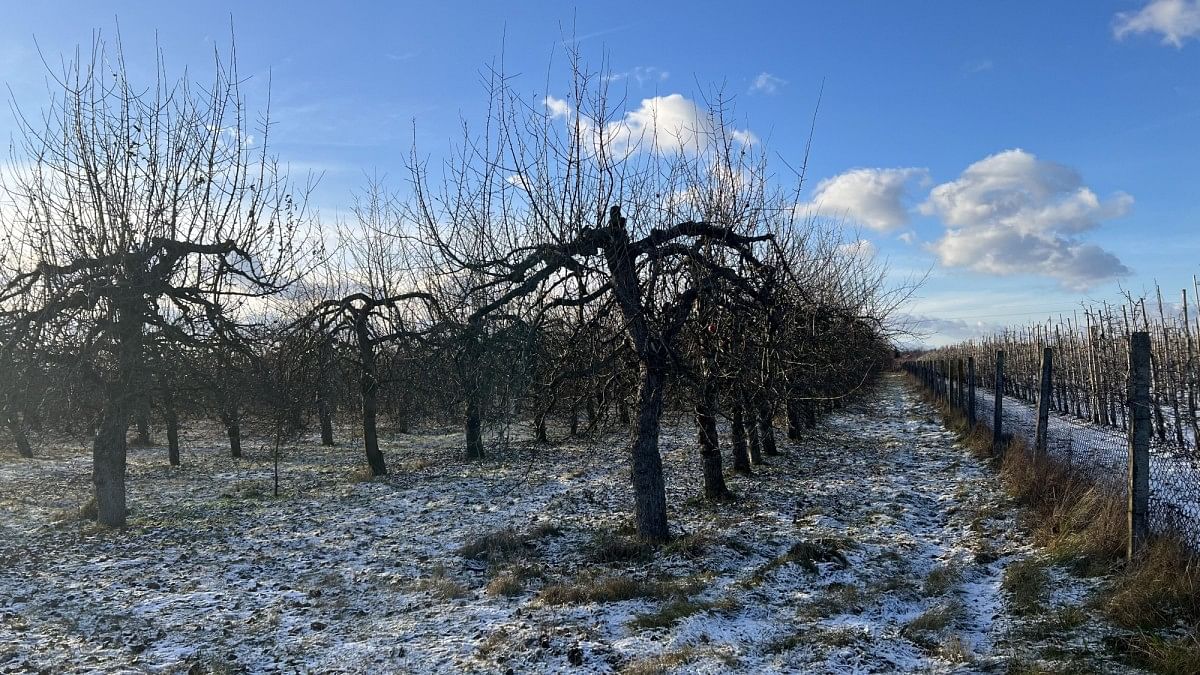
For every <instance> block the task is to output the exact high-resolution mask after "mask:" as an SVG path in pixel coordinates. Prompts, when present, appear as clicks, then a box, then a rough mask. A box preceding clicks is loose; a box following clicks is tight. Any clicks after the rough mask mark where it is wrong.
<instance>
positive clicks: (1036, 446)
mask: <svg viewBox="0 0 1200 675" xmlns="http://www.w3.org/2000/svg"><path fill="white" fill-rule="evenodd" d="M1053 370H1054V349H1053V348H1052V347H1046V348H1044V349H1042V381H1041V387H1039V388H1038V408H1037V410H1038V417H1037V433H1036V434H1035V435H1034V443H1033V450H1034V454H1035V455H1036V456H1038V457H1044V456H1045V455H1046V427H1047V425H1048V424H1049V423H1050V397H1051V395H1052V392H1053V386H1052V385H1053V383H1052V382H1051V381H1050V377H1051V373H1052V372H1053Z"/></svg>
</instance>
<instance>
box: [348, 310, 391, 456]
mask: <svg viewBox="0 0 1200 675" xmlns="http://www.w3.org/2000/svg"><path fill="white" fill-rule="evenodd" d="M354 329H355V333H356V334H357V337H358V357H359V360H360V362H361V363H360V368H361V371H360V373H359V391H360V392H361V394H362V418H363V445H364V446H365V447H366V451H367V464H368V465H370V467H371V475H372V476H386V475H387V464H385V463H384V461H383V453H382V452H380V451H379V433H378V431H377V430H376V425H375V418H376V417H377V416H378V415H379V398H378V394H379V380H378V378H377V377H376V373H375V345H374V344H372V342H371V332H370V329H369V327H368V325H367V317H366V315H365V314H364V315H362V316H359V317H356V320H355V322H354Z"/></svg>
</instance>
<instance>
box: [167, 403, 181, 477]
mask: <svg viewBox="0 0 1200 675" xmlns="http://www.w3.org/2000/svg"><path fill="white" fill-rule="evenodd" d="M163 408H164V410H163V417H164V418H165V419H164V421H165V422H166V423H167V461H169V462H170V463H171V466H179V415H177V414H176V412H175V397H174V396H173V395H172V394H171V393H170V392H167V393H166V395H165V396H164V397H163Z"/></svg>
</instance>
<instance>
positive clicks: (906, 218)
mask: <svg viewBox="0 0 1200 675" xmlns="http://www.w3.org/2000/svg"><path fill="white" fill-rule="evenodd" d="M100 5H103V7H101V6H100ZM231 20H232V22H233V25H234V28H235V30H236V33H237V49H238V55H239V63H240V69H241V72H242V74H243V75H248V76H250V77H251V81H250V84H248V85H247V92H248V93H249V94H250V96H251V105H252V106H261V105H262V104H263V103H265V92H266V89H267V82H268V74H269V75H270V83H271V87H270V89H271V96H272V102H273V104H272V110H273V117H274V120H275V122H276V123H277V127H276V128H275V130H274V137H273V138H272V143H273V146H274V149H275V151H276V152H277V153H278V154H279V155H280V157H281V159H283V160H284V161H287V162H289V163H290V164H292V166H293V167H294V168H299V169H305V168H311V169H314V170H318V171H323V172H324V178H323V180H322V183H321V185H320V187H319V189H318V191H317V193H316V194H315V195H314V203H316V204H317V205H318V206H319V207H320V209H321V211H322V213H323V214H326V215H327V214H333V213H336V212H337V211H338V210H339V209H345V208H346V207H347V206H349V204H350V201H351V197H350V192H351V190H352V189H354V188H358V187H361V186H362V185H363V184H364V182H365V175H366V174H368V173H373V172H379V173H382V174H388V175H390V176H392V177H393V178H394V179H395V182H397V183H398V182H400V180H401V179H402V177H403V170H402V166H403V158H404V155H405V153H407V151H408V149H409V147H410V144H411V141H412V134H413V129H414V127H415V129H416V134H417V141H418V143H419V145H420V146H421V147H422V149H423V150H424V151H426V152H430V153H436V152H438V151H440V150H441V149H443V148H445V147H446V146H447V143H448V142H450V141H452V140H454V139H456V138H457V137H458V135H459V126H458V124H459V118H460V116H466V117H468V118H470V117H473V116H478V115H479V114H481V112H482V110H483V106H484V105H485V103H486V98H485V95H484V92H483V89H482V86H481V73H482V71H483V69H484V68H485V66H486V65H487V64H489V63H491V62H493V61H496V60H497V59H498V58H499V57H500V56H501V54H503V57H504V59H505V68H506V70H507V71H508V72H510V73H518V74H519V76H520V79H519V86H520V87H523V88H525V89H527V90H528V92H529V94H530V96H531V97H533V96H541V95H544V94H555V93H556V85H558V86H565V79H564V78H562V77H560V76H558V74H556V72H555V71H554V68H553V67H552V66H550V64H551V62H552V60H553V62H554V63H555V64H561V63H562V62H563V54H562V51H561V46H560V41H561V40H562V38H563V37H569V36H571V35H572V34H574V35H576V36H578V38H580V39H581V40H582V42H581V46H582V49H583V53H584V56H585V57H586V58H587V59H589V60H590V61H591V62H592V63H594V64H595V63H598V62H599V61H600V60H601V59H606V60H607V64H608V67H609V68H610V69H611V70H612V72H614V73H617V74H627V76H626V77H625V78H624V79H623V80H621V86H622V87H627V98H628V105H630V106H631V107H636V106H638V105H639V104H640V102H641V101H642V100H643V99H648V98H652V97H655V96H666V95H669V94H675V93H678V94H682V95H683V96H685V97H687V98H689V99H697V98H699V97H700V96H701V95H702V94H703V93H705V92H708V91H711V90H712V89H713V88H714V87H718V86H724V88H725V91H726V92H728V93H729V94H734V95H736V114H737V118H738V120H737V126H739V127H741V128H747V129H749V130H751V131H752V132H754V134H755V135H756V136H758V137H759V138H762V139H765V141H766V142H767V143H768V145H769V147H770V149H771V151H772V152H773V153H778V154H779V155H781V156H783V157H785V158H788V159H789V160H790V161H793V162H797V161H799V160H800V159H801V158H802V156H803V152H804V144H805V142H806V140H807V134H808V126H809V122H810V117H811V115H812V111H813V108H814V105H815V104H816V101H817V97H818V92H819V91H820V90H821V86H822V82H824V96H823V99H822V101H821V109H820V115H819V119H818V121H817V127H816V133H815V136H814V142H813V151H812V156H811V158H810V161H809V172H808V177H809V182H808V189H807V194H806V199H807V200H809V201H810V202H811V207H812V208H813V209H814V210H817V211H820V212H823V213H826V214H829V215H832V216H835V217H844V218H846V219H847V220H848V221H849V222H855V223H860V226H859V227H858V229H859V231H860V233H861V236H862V237H863V238H864V239H867V240H869V241H870V242H871V243H872V245H873V246H874V247H875V248H876V249H877V250H878V251H879V253H880V255H882V256H885V257H886V258H887V259H888V260H889V261H890V264H891V266H892V267H893V269H894V270H895V273H896V275H897V278H900V277H901V276H903V275H904V274H905V273H907V272H910V271H917V272H924V271H925V270H931V275H930V278H929V280H928V281H927V283H926V284H925V286H924V287H923V288H922V289H921V291H920V293H919V296H920V297H919V298H917V299H915V300H914V302H913V303H912V305H911V307H909V311H910V312H911V313H912V314H913V315H915V316H921V317H929V318H931V319H934V321H930V322H929V323H928V324H926V325H927V326H928V328H929V330H936V331H939V332H938V334H936V335H933V336H931V338H930V340H931V341H932V342H942V341H947V340H953V339H957V338H958V337H961V336H963V335H966V334H970V333H971V332H973V331H977V330H981V329H986V328H988V327H990V326H991V325H992V324H1004V323H1012V322H1019V321H1022V320H1026V319H1037V318H1044V317H1045V316H1047V315H1048V314H1051V313H1058V312H1060V311H1069V310H1070V309H1071V308H1073V307H1076V306H1078V303H1079V301H1080V300H1081V299H1087V298H1092V299H1098V300H1100V299H1112V298H1116V297H1118V295H1119V289H1120V287H1122V286H1123V287H1125V288H1130V289H1133V290H1135V291H1141V290H1142V289H1144V288H1148V287H1152V285H1153V282H1154V280H1155V279H1158V280H1159V281H1161V282H1162V283H1163V284H1164V286H1165V287H1166V288H1168V289H1178V288H1180V287H1182V286H1184V285H1188V286H1190V285H1191V277H1192V274H1194V273H1197V272H1200V269H1197V264H1196V263H1197V259H1198V255H1200V234H1198V233H1197V225H1200V197H1198V194H1200V0H1154V1H1148V0H1113V1H1108V2H1105V1H1099V0H1097V1H1094V2H1051V3H1048V2H1014V1H1007V2H987V3H985V2H949V1H946V2H859V1H846V2H837V3H831V2H820V3H818V2H786V3H785V2H780V3H755V2H742V3H737V4H733V3H728V2H720V3H718V2H696V1H694V2H688V3H667V2H662V3H653V2H645V1H643V2H637V3H627V2H615V1H610V2H605V3H583V4H579V5H571V4H569V3H559V2H516V3H513V2H510V3H477V2H469V3H468V2H462V3H459V2H422V3H415V2H413V3H409V2H375V3H368V2H358V3H328V2H287V3H283V2H236V3H223V2H212V1H210V2H202V3H148V2H147V3H120V2H118V3H93V2H52V1H47V2H38V3H35V2H25V3H10V4H9V6H7V7H6V8H5V20H4V21H3V22H2V23H0V80H3V81H4V82H5V83H7V85H8V86H9V88H10V89H11V92H12V98H13V99H14V100H15V102H16V103H17V104H18V105H19V106H20V107H21V108H22V109H24V110H27V111H30V110H36V109H37V107H38V106H40V105H42V104H43V103H44V102H45V101H46V100H47V89H46V85H45V82H44V75H43V74H44V68H43V66H42V65H41V61H40V58H39V56H38V49H39V48H40V50H41V53H42V54H43V55H45V56H46V57H47V58H49V59H51V60H56V59H57V58H58V57H59V56H60V55H62V54H70V53H71V52H73V51H74V49H75V47H76V45H79V44H83V45H85V46H86V45H87V43H89V41H90V40H91V35H92V33H93V31H94V30H97V29H99V30H102V31H104V32H105V33H106V34H109V35H111V34H112V33H113V32H114V28H115V25H116V23H117V21H119V24H120V29H121V34H122V38H123V41H124V43H125V49H126V53H127V57H128V59H129V61H130V62H131V63H132V64H133V67H134V68H135V71H136V69H139V68H140V69H148V68H150V63H151V60H152V58H153V45H154V42H155V40H156V39H157V41H158V43H159V44H160V45H161V47H162V49H163V52H164V54H165V57H166V60H167V65H168V69H169V70H170V71H171V72H173V73H177V72H178V70H179V69H180V68H182V67H183V66H185V65H186V66H190V67H191V68H193V69H194V70H196V72H198V73H203V72H205V71H204V70H203V69H204V68H205V67H206V66H207V65H208V64H209V63H210V60H211V51H212V48H213V44H214V41H215V42H216V44H218V45H227V43H228V37H229V26H230V21H231ZM502 48H503V51H502ZM548 73H549V74H548ZM548 83H549V88H548V89H547V85H548ZM623 91H624V90H623ZM558 93H561V92H558ZM12 133H13V121H12V117H11V114H10V113H9V112H8V110H3V111H0V134H2V135H3V137H4V138H5V139H6V140H7V139H8V138H9V137H11V135H12ZM1177 294H1178V293H1177V291H1173V292H1171V293H1169V295H1170V296H1171V297H1175V296H1177ZM979 324H984V325H982V326H980V325H979Z"/></svg>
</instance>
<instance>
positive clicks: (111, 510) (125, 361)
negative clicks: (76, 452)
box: [92, 299, 148, 527]
mask: <svg viewBox="0 0 1200 675" xmlns="http://www.w3.org/2000/svg"><path fill="white" fill-rule="evenodd" d="M135 303H136V301H133V302H131V301H130V299H124V302H120V303H119V304H118V307H117V317H116V334H115V336H114V337H115V338H116V343H117V344H116V346H117V379H116V381H115V382H111V383H109V385H108V386H107V387H105V390H106V391H105V401H104V412H103V413H102V415H101V419H100V426H99V428H98V429H97V431H96V438H95V440H94V441H93V443H92V485H93V486H94V488H95V492H94V496H95V498H96V520H97V521H99V522H100V524H102V525H107V526H109V527H124V526H125V519H126V517H127V515H128V512H127V510H126V507H125V464H126V457H127V453H128V450H129V447H128V439H127V438H126V434H127V433H129V418H130V416H131V414H132V408H133V407H134V405H135V404H139V403H141V402H142V401H145V399H144V398H142V397H140V396H139V393H140V392H139V386H138V385H139V382H140V380H141V379H142V378H140V377H139V372H140V370H139V369H141V368H144V367H145V364H144V363H143V362H142V361H143V358H142V357H143V354H142V314H141V308H140V307H139V306H137V304H135ZM147 426H148V425H147Z"/></svg>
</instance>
